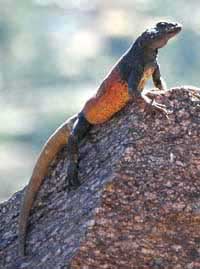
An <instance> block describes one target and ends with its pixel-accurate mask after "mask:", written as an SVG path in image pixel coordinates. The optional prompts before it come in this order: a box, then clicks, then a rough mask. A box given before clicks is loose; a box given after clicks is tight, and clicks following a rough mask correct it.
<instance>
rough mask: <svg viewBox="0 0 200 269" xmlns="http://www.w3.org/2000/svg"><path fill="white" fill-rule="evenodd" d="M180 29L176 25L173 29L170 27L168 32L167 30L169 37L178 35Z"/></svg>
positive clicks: (178, 25)
mask: <svg viewBox="0 0 200 269" xmlns="http://www.w3.org/2000/svg"><path fill="white" fill-rule="evenodd" d="M181 29H182V25H181V24H179V23H177V24H175V25H174V26H173V27H171V28H170V29H169V30H168V32H167V33H168V34H169V35H170V37H172V36H174V35H176V34H178V33H179V32H180V31H181Z"/></svg>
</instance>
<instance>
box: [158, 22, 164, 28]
mask: <svg viewBox="0 0 200 269" xmlns="http://www.w3.org/2000/svg"><path fill="white" fill-rule="evenodd" d="M156 26H157V27H159V28H164V27H165V26H166V23H165V22H159V23H157V25H156Z"/></svg>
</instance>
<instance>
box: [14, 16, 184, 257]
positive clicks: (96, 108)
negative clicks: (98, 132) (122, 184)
mask: <svg viewBox="0 0 200 269" xmlns="http://www.w3.org/2000/svg"><path fill="white" fill-rule="evenodd" d="M181 29H182V26H181V24H179V23H176V22H164V21H163V22H158V23H156V24H155V25H154V26H152V27H150V28H148V29H147V30H145V31H144V32H143V33H142V34H141V35H140V36H139V37H138V38H137V39H136V41H135V42H133V43H132V45H131V46H130V48H129V49H128V50H127V51H126V52H125V53H124V54H123V55H122V56H121V58H120V59H119V60H118V62H117V63H116V64H115V65H114V67H113V68H112V69H111V71H110V72H109V73H108V75H107V76H106V77H105V79H104V80H103V82H102V83H101V84H100V86H99V88H98V90H97V92H96V94H95V95H94V96H93V97H92V98H90V99H89V100H88V101H87V102H86V103H85V105H84V106H83V109H82V110H81V112H80V113H78V114H77V115H75V116H74V117H73V118H71V119H69V120H67V121H66V122H64V123H63V124H62V125H61V126H60V127H59V128H58V129H57V130H56V131H55V132H54V133H53V135H51V137H50V138H49V139H48V140H47V142H46V144H45V145H44V147H43V149H42V151H41V153H40V155H39V157H38V159H37V162H36V164H35V167H34V169H33V172H32V176H31V179H30V181H29V183H28V185H27V187H26V190H25V194H24V197H23V201H22V205H21V210H20V214H19V252H20V255H22V256H24V255H26V251H25V245H26V234H27V227H28V218H29V215H30V211H31V208H32V205H33V202H34V199H35V197H36V194H37V192H38V190H39V188H40V186H41V184H42V182H43V180H44V178H45V176H46V174H47V171H48V167H49V165H50V163H51V162H52V160H53V159H54V158H55V156H56V154H57V153H58V152H59V151H60V150H61V148H62V147H64V146H65V145H66V150H67V156H68V161H69V165H68V169H67V173H66V178H67V179H68V180H69V185H70V186H74V187H78V186H79V185H80V181H79V179H78V155H79V154H78V145H79V142H80V141H81V140H82V139H83V138H84V137H85V135H86V134H87V133H88V131H89V130H90V128H91V127H92V126H93V125H96V124H103V123H104V122H106V121H108V120H109V119H110V118H111V117H112V116H113V115H114V114H115V113H117V112H118V111H120V110H121V109H122V108H123V107H125V106H126V105H127V104H128V103H129V101H130V100H132V99H133V98H135V100H137V98H142V99H143V101H144V103H145V104H146V105H147V106H149V107H151V108H152V109H156V110H159V111H162V112H164V113H167V111H166V110H165V106H164V105H162V104H158V103H156V102H154V101H153V99H150V98H148V97H147V96H145V95H143V94H142V91H143V89H144V86H145V83H146V81H147V80H148V79H149V78H150V77H151V76H152V79H153V83H154V85H155V87H156V88H158V89H160V90H166V85H165V83H164V81H163V79H162V77H161V73H160V68H159V64H158V62H157V54H158V49H160V48H162V47H164V46H165V45H166V44H167V42H168V41H169V40H170V39H171V38H173V37H174V36H176V35H177V34H178V33H179V32H180V31H181Z"/></svg>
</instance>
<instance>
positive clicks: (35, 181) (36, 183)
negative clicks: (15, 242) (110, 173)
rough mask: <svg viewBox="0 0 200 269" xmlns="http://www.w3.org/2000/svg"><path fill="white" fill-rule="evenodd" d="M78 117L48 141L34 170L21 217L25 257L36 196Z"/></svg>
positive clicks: (22, 250) (65, 123)
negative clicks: (27, 234)
mask: <svg viewBox="0 0 200 269" xmlns="http://www.w3.org/2000/svg"><path fill="white" fill-rule="evenodd" d="M75 120H76V116H74V117H73V118H70V119H69V120H68V121H66V122H64V123H63V124H62V125H61V126H60V127H59V128H58V129H57V130H56V131H55V132H54V133H53V134H52V135H51V136H50V138H49V139H48V141H47V142H46V144H45V145H44V147H43V149H42V151H41V153H40V155H39V157H38V160H37V162H36V164H35V167H34V169H33V173H32V176H31V179H30V181H29V183H28V186H27V187H26V191H25V195H24V198H23V201H22V206H21V211H20V215H19V252H20V255H25V243H26V232H27V226H28V217H29V214H30V210H31V208H32V205H33V202H34V199H35V196H36V194H37V192H38V190H39V188H40V186H41V184H42V182H43V180H44V177H45V176H46V174H47V171H48V167H49V165H50V163H51V162H52V160H53V159H54V158H55V156H56V154H57V153H58V152H59V151H60V150H61V149H62V148H63V146H64V145H66V144H67V141H68V137H69V134H70V130H71V127H72V125H73V122H74V121H75Z"/></svg>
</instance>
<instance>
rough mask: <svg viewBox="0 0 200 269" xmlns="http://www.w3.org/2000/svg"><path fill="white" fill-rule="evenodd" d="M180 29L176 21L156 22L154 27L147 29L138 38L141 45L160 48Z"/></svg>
mask: <svg viewBox="0 0 200 269" xmlns="http://www.w3.org/2000/svg"><path fill="white" fill-rule="evenodd" d="M181 29H182V26H181V24H179V23H177V22H158V23H157V24H156V25H155V26H154V27H152V28H149V29H147V30H146V31H145V32H144V33H143V34H142V35H141V36H140V37H139V38H138V41H139V44H140V46H141V47H144V48H145V47H146V48H149V49H160V48H162V47H163V46H165V45H166V44H167V42H168V40H169V39H171V38H172V37H174V36H176V35H177V34H178V33H179V32H180V31H181Z"/></svg>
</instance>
